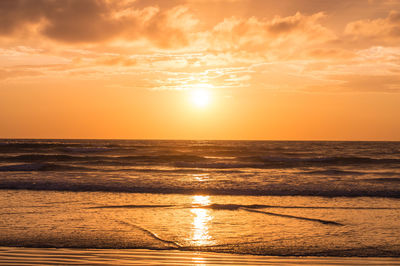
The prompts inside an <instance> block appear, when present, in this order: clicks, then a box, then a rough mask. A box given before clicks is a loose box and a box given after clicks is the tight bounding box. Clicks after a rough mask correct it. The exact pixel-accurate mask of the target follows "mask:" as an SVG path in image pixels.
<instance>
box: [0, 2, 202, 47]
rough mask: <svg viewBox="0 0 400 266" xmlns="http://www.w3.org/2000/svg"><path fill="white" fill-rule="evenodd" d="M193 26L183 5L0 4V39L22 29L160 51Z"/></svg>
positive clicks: (183, 40) (179, 41) (177, 43)
mask: <svg viewBox="0 0 400 266" xmlns="http://www.w3.org/2000/svg"><path fill="white" fill-rule="evenodd" d="M196 24H197V20H196V19H194V18H193V17H192V16H191V15H190V14H189V12H188V9H187V8H185V7H182V6H177V7H174V8H170V9H166V10H161V9H160V8H158V7H157V6H147V7H144V8H142V9H138V8H135V6H134V2H132V1H122V2H121V1H106V0H84V1H82V0H35V1H30V0H2V1H0V35H3V36H12V35H13V34H15V33H17V32H18V31H21V30H25V31H31V34H34V33H37V34H39V35H42V36H45V37H47V38H49V39H52V40H56V41H60V42H64V43H70V44H74V43H101V42H106V41H110V40H115V39H121V40H128V41H132V40H141V39H145V40H148V41H150V42H151V43H153V44H154V45H155V46H158V47H162V48H174V47H181V46H184V45H187V44H188V40H189V39H188V37H187V34H188V31H189V30H191V28H192V27H193V26H195V25H196ZM32 28H33V29H34V30H33V29H32Z"/></svg>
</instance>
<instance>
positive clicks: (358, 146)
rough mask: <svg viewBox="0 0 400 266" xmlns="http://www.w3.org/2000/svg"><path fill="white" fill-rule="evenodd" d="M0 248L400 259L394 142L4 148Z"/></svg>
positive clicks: (80, 143) (399, 164)
mask: <svg viewBox="0 0 400 266" xmlns="http://www.w3.org/2000/svg"><path fill="white" fill-rule="evenodd" d="M0 214H1V215H0V246H18V247H34V248H41V247H58V248H101V249H104V248H147V249H176V250H190V251H211V252H227V253H237V254H254V255H273V256H339V257H343V256H355V257H366V256H368V257H400V222H399V221H400V142H308V141H307V142H291V141H157V140H0Z"/></svg>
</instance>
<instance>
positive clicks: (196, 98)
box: [190, 88, 210, 108]
mask: <svg viewBox="0 0 400 266" xmlns="http://www.w3.org/2000/svg"><path fill="white" fill-rule="evenodd" d="M190 98H191V101H192V103H193V104H194V105H195V106H196V107H200V108H204V107H206V106H207V105H209V103H210V92H209V91H208V90H207V89H204V88H196V89H194V90H192V91H191V92H190Z"/></svg>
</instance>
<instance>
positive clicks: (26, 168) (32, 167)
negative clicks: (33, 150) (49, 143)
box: [0, 163, 94, 172]
mask: <svg viewBox="0 0 400 266" xmlns="http://www.w3.org/2000/svg"><path fill="white" fill-rule="evenodd" d="M31 171H94V169H91V168H88V167H81V166H71V165H62V164H53V163H30V164H11V165H4V166H0V172H31Z"/></svg>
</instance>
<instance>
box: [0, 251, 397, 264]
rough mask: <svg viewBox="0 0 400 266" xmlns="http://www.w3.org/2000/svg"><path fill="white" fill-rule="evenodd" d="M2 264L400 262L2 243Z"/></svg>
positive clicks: (360, 258)
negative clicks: (43, 246) (42, 246)
mask: <svg viewBox="0 0 400 266" xmlns="http://www.w3.org/2000/svg"><path fill="white" fill-rule="evenodd" d="M0 264H1V265H4V264H19V265H27V264H29V265H33V264H40V265H54V264H74V265H76V264H78V265H79V264H81V265H84V264H95V265H103V264H118V265H138V264H141V265H142V264H146V265H155V264H157V265H160V264H161V265H182V264H185V265H222V264H225V265H228V264H229V265H245V264H248V265H288V264H289V265H366V264H368V265H400V258H394V257H294V256H288V257H285V256H282V257H278V256H261V255H240V254H230V253H213V252H198V251H180V250H150V249H78V248H27V247H5V246H1V247H0Z"/></svg>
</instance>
